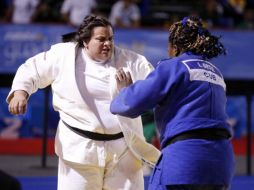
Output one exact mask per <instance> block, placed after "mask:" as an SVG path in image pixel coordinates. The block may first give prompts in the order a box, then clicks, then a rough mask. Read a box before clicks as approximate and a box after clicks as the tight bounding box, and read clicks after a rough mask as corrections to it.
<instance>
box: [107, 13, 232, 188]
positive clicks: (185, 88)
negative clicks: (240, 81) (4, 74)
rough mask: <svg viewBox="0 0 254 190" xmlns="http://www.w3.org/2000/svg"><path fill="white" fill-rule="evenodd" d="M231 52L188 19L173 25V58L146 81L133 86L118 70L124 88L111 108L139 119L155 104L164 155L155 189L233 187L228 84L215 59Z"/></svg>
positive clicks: (154, 180) (154, 179)
mask: <svg viewBox="0 0 254 190" xmlns="http://www.w3.org/2000/svg"><path fill="white" fill-rule="evenodd" d="M225 51H226V50H225V48H224V46H223V44H222V43H221V42H220V41H219V37H216V36H214V35H212V34H211V33H210V32H209V31H208V30H207V29H205V28H204V27H203V25H202V21H201V19H200V18H196V17H186V18H184V19H183V20H181V21H179V22H176V23H174V24H173V25H172V26H171V27H170V30H169V55H170V56H171V59H164V60H161V61H160V62H159V63H158V65H157V67H156V69H155V70H154V71H153V72H151V73H150V74H149V75H148V76H147V78H146V79H145V80H139V81H137V82H135V83H133V84H130V83H131V78H130V75H129V74H128V73H125V72H124V71H123V70H119V71H118V73H117V75H116V80H117V83H118V86H119V87H121V88H122V89H121V90H120V93H119V95H118V96H117V97H116V98H115V99H114V100H113V101H112V103H111V107H110V109H111V112H112V113H113V114H119V115H122V116H126V117H131V118H135V117H137V116H139V115H141V114H142V113H144V112H145V111H148V110H150V109H152V108H154V115H155V122H156V126H157V128H158V131H159V132H160V142H161V151H162V154H161V156H160V158H159V160H158V162H157V164H156V166H155V168H154V170H153V174H152V175H151V177H150V182H149V187H148V189H149V190H165V189H167V190H176V189H177V190H226V189H229V187H230V183H231V180H232V177H233V173H234V164H235V161H234V155H233V150H232V145H231V143H230V140H229V139H230V137H231V136H232V131H231V128H230V126H229V125H228V123H227V122H226V119H227V114H226V112H225V104H226V93H225V91H226V85H225V82H224V79H223V76H222V74H221V72H220V71H219V69H218V68H217V67H215V66H214V65H213V64H212V63H211V62H210V61H209V60H210V59H212V58H214V57H217V56H219V55H221V54H225ZM126 85H129V86H128V87H125V86H126Z"/></svg>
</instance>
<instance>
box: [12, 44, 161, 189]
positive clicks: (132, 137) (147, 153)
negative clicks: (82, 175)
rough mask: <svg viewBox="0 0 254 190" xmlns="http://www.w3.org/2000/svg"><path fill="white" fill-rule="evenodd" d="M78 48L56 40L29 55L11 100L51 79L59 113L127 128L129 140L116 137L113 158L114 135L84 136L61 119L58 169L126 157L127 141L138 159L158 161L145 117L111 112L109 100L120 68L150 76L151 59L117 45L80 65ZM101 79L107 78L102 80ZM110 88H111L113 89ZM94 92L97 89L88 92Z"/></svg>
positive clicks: (90, 126)
mask: <svg viewBox="0 0 254 190" xmlns="http://www.w3.org/2000/svg"><path fill="white" fill-rule="evenodd" d="M78 51H79V50H78V48H77V46H76V44H75V43H71V42H70V43H59V44H56V45H53V46H52V47H51V49H50V50H49V51H47V52H44V53H40V54H38V55H36V56H34V57H32V58H30V59H28V60H27V61H26V63H25V64H23V65H21V66H20V67H19V69H18V71H17V73H16V76H15V78H14V81H13V85H12V89H11V91H10V93H9V95H8V97H7V101H9V100H10V99H11V97H12V96H13V92H14V91H15V90H24V91H26V92H28V94H29V95H31V94H32V93H34V92H36V91H37V90H38V89H39V88H45V87H46V86H48V85H51V87H52V93H53V106H54V109H55V110H56V111H59V113H60V118H61V119H62V120H63V121H65V122H66V123H68V124H69V125H71V126H74V127H76V128H80V129H83V130H88V131H93V132H98V133H108V134H113V133H117V132H119V131H122V132H123V133H124V140H125V141H123V139H118V140H116V141H115V144H116V145H119V148H120V149H119V150H115V152H114V153H113V154H112V155H113V156H115V158H112V155H110V156H109V154H108V153H109V152H110V153H112V150H113V149H112V148H105V147H112V146H115V145H113V144H111V145H110V143H113V141H112V142H111V141H107V142H103V141H102V142H99V141H93V140H91V139H87V138H84V137H82V136H79V135H77V134H76V133H73V132H72V131H71V130H69V129H68V128H67V127H66V126H65V125H64V124H63V123H62V122H61V121H60V122H59V126H58V131H57V134H56V139H55V150H56V154H57V155H58V156H59V158H60V165H59V170H61V171H64V170H63V168H65V167H67V165H68V163H69V167H70V168H72V167H73V164H74V165H79V166H78V167H80V166H81V165H90V166H95V167H97V169H98V167H105V166H106V164H107V163H108V162H107V161H109V160H110V161H111V162H112V163H114V162H115V161H116V162H117V161H118V160H119V159H121V158H122V156H123V155H122V154H123V153H124V151H125V150H126V147H128V150H127V151H131V152H132V154H134V155H135V156H136V158H135V159H138V160H143V161H145V162H149V163H150V164H154V163H155V162H156V161H157V159H158V156H159V154H160V152H159V151H158V150H157V149H156V148H155V147H153V146H152V145H150V144H148V143H146V142H145V138H144V136H143V128H142V122H141V118H140V117H138V118H135V119H129V118H125V117H121V116H115V115H112V114H111V113H110V112H109V104H110V101H111V100H112V98H113V97H114V95H115V94H116V93H117V90H116V81H115V73H116V69H118V68H121V67H123V68H124V70H128V71H130V73H131V76H132V79H133V81H136V80H141V79H144V78H145V77H146V76H147V74H148V73H149V72H150V71H151V70H152V69H153V68H152V66H151V64H150V63H149V62H148V61H147V60H146V59H145V57H143V56H141V55H139V54H136V53H134V52H132V51H129V50H124V49H120V48H118V47H115V50H114V53H113V56H112V58H111V59H110V60H109V61H108V62H107V63H106V65H104V66H100V65H93V67H91V65H89V66H88V64H91V62H92V61H91V60H89V59H86V58H84V59H83V61H84V64H81V67H80V65H79V66H78V67H77V63H78V62H80V61H78V59H80V57H79V56H77V55H79V54H77V52H78ZM89 62H90V63H89ZM93 64H96V63H93ZM82 67H84V68H83V69H82ZM77 68H78V69H77ZM86 69H87V70H86ZM93 70H94V71H93ZM83 71H84V72H83ZM99 71H101V73H99ZM82 74H84V75H85V76H83V77H84V78H83V79H84V80H82ZM100 75H101V77H102V78H100ZM93 77H94V78H93ZM77 79H81V80H77ZM100 79H101V80H102V81H101V82H100V83H98V80H100ZM91 83H94V84H96V85H100V84H102V87H103V88H104V90H103V95H100V92H96V90H98V89H100V88H98V87H99V86H94V87H92V86H91V85H92V84H91ZM87 85H88V86H89V89H87V87H88V86H87ZM105 88H109V89H108V93H107V90H106V89H105ZM93 90H95V91H93ZM90 93H94V94H93V95H89V94H90ZM94 95H97V96H94ZM104 95H105V96H104ZM103 98H104V99H103ZM101 105H102V109H104V111H105V112H106V115H107V116H108V117H107V119H108V118H109V121H110V122H112V124H113V125H112V126H110V127H109V126H108V124H107V123H105V122H104V123H103V122H101V117H103V113H102V112H101V111H102V110H99V109H101ZM107 109H108V111H107ZM98 110H99V111H98ZM104 119H105V118H104ZM111 130H112V132H110V131H111ZM105 143H106V144H105ZM128 154H130V153H128ZM64 161H66V163H65V164H66V165H64V164H63V163H64ZM126 164H128V163H126ZM122 165H124V163H122ZM127 166H128V165H127ZM65 169H66V168H65ZM67 169H68V168H67ZM61 171H60V174H61ZM102 172H103V171H102ZM61 175H62V174H61ZM139 176H140V175H139ZM62 181H64V178H62ZM65 181H66V180H65ZM130 182H132V181H130ZM62 186H63V188H61V189H64V185H62ZM65 188H67V187H65ZM68 188H70V187H68ZM74 189H75V188H74ZM116 189H117V188H116ZM123 189H135V187H134V186H133V187H131V186H130V185H127V186H126V187H124V188H123Z"/></svg>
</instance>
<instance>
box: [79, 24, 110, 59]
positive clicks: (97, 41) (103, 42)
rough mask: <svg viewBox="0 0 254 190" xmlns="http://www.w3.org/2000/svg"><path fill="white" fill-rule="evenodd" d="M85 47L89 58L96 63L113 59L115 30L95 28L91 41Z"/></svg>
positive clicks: (108, 27) (101, 27)
mask: <svg viewBox="0 0 254 190" xmlns="http://www.w3.org/2000/svg"><path fill="white" fill-rule="evenodd" d="M84 46H85V49H86V52H87V54H88V55H89V57H90V58H91V59H93V60H95V61H107V60H108V59H110V58H111V56H112V52H113V48H114V42H113V30H112V28H111V27H110V26H107V27H103V26H98V27H95V28H94V29H93V31H92V36H91V39H90V40H89V41H88V42H87V43H86V42H84Z"/></svg>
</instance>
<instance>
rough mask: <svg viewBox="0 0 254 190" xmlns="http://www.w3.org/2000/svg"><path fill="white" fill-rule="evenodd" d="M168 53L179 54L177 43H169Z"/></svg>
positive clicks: (170, 54) (173, 55) (172, 55)
mask: <svg viewBox="0 0 254 190" xmlns="http://www.w3.org/2000/svg"><path fill="white" fill-rule="evenodd" d="M168 54H169V56H170V57H175V56H177V54H178V49H177V47H176V45H171V44H169V46H168Z"/></svg>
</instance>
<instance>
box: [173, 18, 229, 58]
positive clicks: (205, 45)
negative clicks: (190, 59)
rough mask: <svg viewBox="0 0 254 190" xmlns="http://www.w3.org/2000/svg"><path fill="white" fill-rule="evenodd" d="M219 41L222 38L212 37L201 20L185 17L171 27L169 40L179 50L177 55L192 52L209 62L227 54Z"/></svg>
mask: <svg viewBox="0 0 254 190" xmlns="http://www.w3.org/2000/svg"><path fill="white" fill-rule="evenodd" d="M219 39H220V37H217V36H214V35H212V34H211V33H210V32H209V31H208V30H207V29H205V28H204V27H203V24H202V21H201V19H200V18H198V17H185V18H184V19H183V20H181V21H179V22H176V23H174V24H173V25H172V26H171V27H170V29H169V39H168V40H169V43H170V44H171V45H172V46H175V47H176V48H177V55H179V54H180V53H183V52H187V51H190V52H192V53H194V54H197V55H202V56H203V58H204V59H207V60H208V59H211V58H214V57H217V56H219V55H221V54H224V55H225V54H226V49H225V47H224V45H223V44H222V43H221V42H220V41H219Z"/></svg>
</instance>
